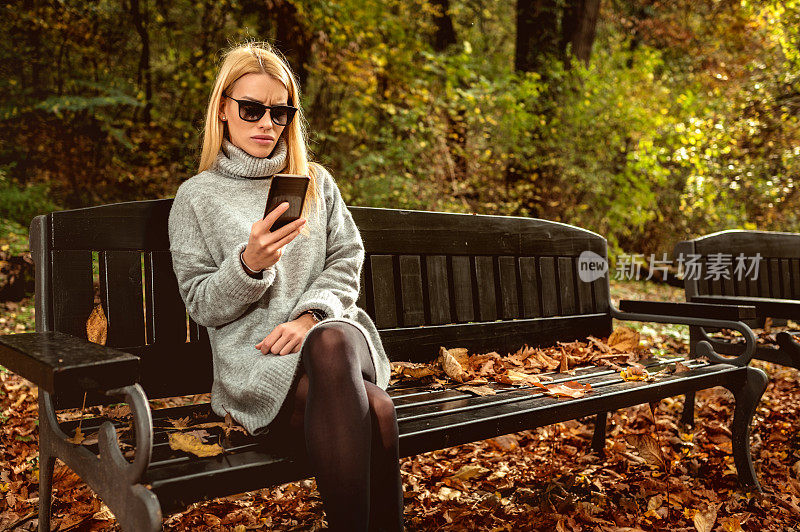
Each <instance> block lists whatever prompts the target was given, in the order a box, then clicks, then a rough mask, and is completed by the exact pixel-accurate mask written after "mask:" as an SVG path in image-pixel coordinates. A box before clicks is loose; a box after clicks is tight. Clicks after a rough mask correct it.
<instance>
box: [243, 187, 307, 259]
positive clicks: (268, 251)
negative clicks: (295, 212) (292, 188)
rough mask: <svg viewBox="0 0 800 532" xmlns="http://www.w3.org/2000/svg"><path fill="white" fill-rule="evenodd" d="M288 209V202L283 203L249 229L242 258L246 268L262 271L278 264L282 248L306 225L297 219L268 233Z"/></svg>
mask: <svg viewBox="0 0 800 532" xmlns="http://www.w3.org/2000/svg"><path fill="white" fill-rule="evenodd" d="M288 208H289V202H287V201H284V202H283V203H281V204H280V205H278V206H277V207H275V208H274V209H272V211H271V212H270V213H269V214H268V215H267V216H266V217H265V218H263V219H261V220H258V221H257V222H255V223H254V224H253V226H252V228H251V229H250V239H249V240H248V242H247V247H246V248H245V250H244V254H243V257H244V261H245V262H246V263H247V266H249V267H250V268H252V269H253V270H256V271H258V270H263V269H264V268H269V267H270V266H272V265H273V264H275V263H276V262H278V260H280V258H281V253H282V252H283V246H285V245H286V244H288V243H289V242H291V241H292V240H294V238H295V237H296V236H297V235H299V234H300V229H301V228H302V227H303V224H305V223H306V219H305V218H298V219H297V220H295V221H293V222H291V223H288V224H286V225H284V226H283V227H281V228H280V229H278V230H276V231H274V232H271V231H270V229H271V228H272V224H273V223H275V220H277V219H278V217H279V216H280V215H281V214H283V212H284V211H285V210H286V209H288Z"/></svg>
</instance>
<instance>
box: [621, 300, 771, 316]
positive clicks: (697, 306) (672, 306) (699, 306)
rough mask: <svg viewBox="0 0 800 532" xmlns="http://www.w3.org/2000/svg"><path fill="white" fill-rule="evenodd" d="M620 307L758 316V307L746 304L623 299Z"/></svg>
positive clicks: (654, 311)
mask: <svg viewBox="0 0 800 532" xmlns="http://www.w3.org/2000/svg"><path fill="white" fill-rule="evenodd" d="M619 309H620V310H622V311H624V312H632V313H641V314H661V315H664V316H685V317H692V318H707V319H719V320H734V321H739V320H746V319H751V318H755V317H756V308H755V307H752V306H745V305H729V306H725V305H714V304H709V303H671V302H663V301H634V300H630V299H622V300H620V302H619Z"/></svg>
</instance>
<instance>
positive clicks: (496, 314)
mask: <svg viewBox="0 0 800 532" xmlns="http://www.w3.org/2000/svg"><path fill="white" fill-rule="evenodd" d="M171 204H172V200H171V199H164V200H152V201H139V202H127V203H117V204H112V205H103V206H97V207H91V208H85V209H76V210H69V211H59V212H53V213H49V214H47V215H42V216H37V217H36V218H35V219H34V220H33V222H32V224H31V232H30V245H31V251H32V254H33V258H34V261H35V267H36V302H35V305H36V331H37V332H34V333H21V334H15V335H6V336H2V337H0V364H2V365H4V366H6V367H8V368H9V369H10V370H11V371H14V372H16V373H18V374H19V375H21V376H23V377H25V378H27V379H29V380H31V381H32V382H34V383H35V384H37V385H38V386H39V387H40V391H39V417H40V421H39V431H40V432H39V445H40V476H39V478H40V499H39V500H40V521H39V523H40V530H48V529H49V515H50V504H51V488H52V486H51V477H52V472H53V466H54V460H55V458H56V457H58V458H60V459H61V460H63V461H64V462H65V463H66V464H67V465H69V467H70V468H71V469H72V470H74V471H75V472H76V473H77V474H78V475H79V476H80V477H81V478H83V479H84V480H85V481H86V482H87V483H88V484H89V486H91V487H92V489H93V490H94V491H95V492H96V493H97V494H98V495H99V496H100V497H101V498H102V499H103V500H104V501H105V503H106V504H107V505H108V507H109V508H110V509H111V511H112V512H113V513H114V514H115V516H116V518H117V519H118V521H119V523H120V525H121V527H122V528H123V529H124V530H132V531H145V530H160V529H161V524H162V517H163V516H164V515H166V514H167V513H173V512H175V511H179V510H182V509H184V508H186V506H187V505H189V504H191V503H192V502H195V501H200V500H205V499H211V498H216V497H220V496H226V495H231V494H235V493H242V492H244V491H252V490H256V489H260V488H263V487H268V486H271V485H275V484H281V483H285V482H289V481H294V480H299V479H303V478H307V477H309V476H311V472H310V469H309V466H308V462H307V458H306V456H305V455H304V452H305V450H304V449H302V448H298V447H302V446H294V448H291V449H289V448H287V447H286V445H285V443H282V442H280V441H275V438H273V439H270V435H269V434H267V435H266V436H264V437H262V438H258V437H250V436H249V435H245V434H241V433H238V432H235V431H234V432H232V433H231V435H230V438H229V439H227V440H226V441H224V442H223V446H224V447H225V452H224V453H223V454H222V455H219V456H213V457H207V458H199V457H196V456H193V455H188V454H186V453H184V452H180V451H173V450H171V449H170V446H169V445H168V443H167V439H168V435H167V433H168V431H167V430H166V428H165V425H169V424H168V423H167V419H168V418H169V419H177V418H182V417H186V416H192V421H193V422H194V423H199V422H201V421H202V420H204V419H209V420H215V421H219V419H218V418H217V417H216V416H215V415H214V414H213V413H211V412H210V409H209V405H208V404H199V405H197V404H192V405H186V406H180V407H175V408H166V409H151V405H150V403H149V400H152V399H156V398H164V397H175V396H181V395H187V394H197V393H206V392H209V391H210V390H211V383H212V363H211V352H210V347H209V342H208V336H207V332H206V330H205V328H204V327H200V326H198V325H197V324H196V323H194V322H193V321H192V319H191V317H190V316H188V315H187V313H186V309H185V307H184V305H183V302H182V301H181V299H180V296H179V292H178V287H177V282H176V279H175V276H174V273H173V270H172V265H171V261H170V253H169V251H168V250H169V242H168V236H167V217H168V213H169V210H170V206H171ZM351 212H352V214H353V217H354V219H355V221H356V223H357V225H358V227H359V229H360V231H361V234H362V237H363V240H364V244H365V249H366V259H365V264H364V268H363V271H362V279H361V286H362V292H361V295H360V297H359V300H358V303H357V304H358V305H359V306H361V307H362V308H364V309H365V310H366V311H367V312H368V313H369V314H370V316H372V318H373V319H374V320H375V322H376V324H377V327H378V328H379V330H380V333H381V338H382V341H383V344H384V347H385V349H386V352H387V354H388V355H389V357H390V359H392V360H394V361H401V360H403V361H412V362H427V361H430V360H431V359H433V358H435V357H436V356H437V354H438V351H439V347H440V346H445V347H465V348H467V349H469V351H470V352H471V353H484V352H488V351H497V352H499V353H500V354H503V355H505V354H506V353H508V352H514V351H516V350H518V349H519V348H520V347H522V346H523V344H528V345H529V346H547V345H553V344H554V343H555V342H556V341H559V340H561V341H573V340H576V339H584V338H586V336H587V335H594V336H597V337H603V336H607V335H608V334H609V333H610V332H611V330H612V319H613V318H617V319H622V320H642V321H655V322H665V323H683V324H691V325H695V326H702V327H714V326H716V327H728V328H732V329H736V330H739V331H740V332H741V333H742V334H743V335H744V336H745V337H746V338H747V339H748V345H747V348H746V349H745V351H744V352H743V353H742V354H740V355H739V356H738V357H737V358H736V359H733V360H722V359H720V357H719V356H718V355H717V354H716V353H714V352H713V351H712V350H711V348H710V344H708V343H705V344H702V345H701V346H700V347H699V350H701V351H704V352H705V354H707V355H708V356H709V358H710V359H711V360H710V361H701V360H698V359H695V360H691V361H687V364H688V365H689V367H690V369H689V370H688V371H686V372H682V373H675V374H673V375H669V376H666V377H663V378H660V379H658V380H656V381H654V382H646V381H624V380H622V379H621V377H620V372H619V371H615V370H613V369H610V368H608V367H587V368H581V369H578V370H577V371H576V375H555V376H554V377H555V378H556V382H558V381H559V380H561V381H569V380H578V381H579V382H581V383H590V384H591V385H592V387H593V389H592V390H591V391H590V392H589V393H587V394H586V395H585V396H584V397H581V398H578V399H560V398H555V397H551V396H547V395H543V394H542V393H541V391H540V390H538V389H537V388H535V387H516V386H510V385H503V384H493V385H492V387H493V388H494V389H495V390H496V391H497V394H496V395H487V396H473V395H472V394H469V393H465V392H461V391H458V390H455V386H453V387H450V386H448V387H445V389H439V390H431V389H426V388H425V387H421V386H416V387H402V388H401V387H399V386H393V387H390V389H389V392H390V395H391V396H392V398H393V400H394V403H395V406H396V409H397V415H398V422H399V429H400V455H401V456H402V457H406V456H410V455H414V454H418V453H422V452H427V451H431V450H435V449H442V448H447V447H450V446H453V445H458V444H462V443H466V442H471V441H477V440H482V439H486V438H490V437H494V436H498V435H501V434H507V433H513V432H517V431H521V430H526V429H532V428H536V427H540V426H545V425H549V424H552V423H556V422H561V421H565V420H570V419H577V418H582V417H585V416H595V415H596V416H597V420H598V421H599V422H598V423H597V424H596V431H595V438H594V441H593V444H594V445H595V447H602V445H603V443H604V438H605V429H606V427H605V420H606V415H605V412H608V411H612V410H615V409H619V408H625V407H629V406H633V405H637V404H643V403H648V402H652V401H657V400H659V399H661V398H664V397H668V396H676V395H682V394H687V393H691V392H693V391H695V390H700V389H705V388H709V387H714V386H723V387H725V388H727V389H729V390H730V391H731V392H732V393H733V395H734V397H735V401H736V406H735V414H734V417H733V423H732V434H733V436H732V444H733V445H732V448H733V456H734V459H735V464H736V467H737V469H738V472H739V481H740V483H741V485H742V486H745V487H748V488H751V489H759V484H758V480H757V477H756V473H755V471H754V468H753V464H752V461H751V457H750V448H749V431H750V423H751V420H752V418H753V414H754V412H755V409H756V406H757V404H758V402H759V400H760V397H761V395H762V393H763V391H764V389H765V386H766V382H767V380H766V375H765V374H764V373H763V372H762V371H760V370H757V369H754V368H750V367H748V365H747V364H748V362H749V359H750V357H751V356H752V353H753V348H754V346H755V338H754V336H753V333H752V331H751V330H750V329H749V328H748V327H747V326H746V325H745V324H744V323H743V322H742V321H741V320H743V319H752V318H753V316H754V310H753V309H752V308H751V307H743V306H739V307H736V306H720V307H716V306H715V307H711V306H709V305H699V304H688V303H687V304H682V303H644V302H631V301H625V302H622V303H621V304H620V307H621V308H623V309H625V310H628V311H629V312H622V311H620V310H618V309H617V308H615V307H614V306H613V304H612V303H611V302H610V299H609V284H608V272H607V269H606V271H605V272H604V273H603V274H602V276H600V277H599V278H597V279H595V280H594V281H592V282H583V281H582V280H581V279H580V273H581V269H580V268H581V264H582V262H581V259H580V256H581V254H582V253H583V252H586V251H591V252H593V253H595V254H596V256H597V258H599V259H601V260H604V258H605V257H606V240H605V239H604V238H603V237H601V236H599V235H597V234H595V233H592V232H590V231H586V230H583V229H580V228H577V227H572V226H569V225H565V224H561V223H555V222H548V221H544V220H538V219H529V218H521V217H502V216H481V215H466V214H450V213H438V212H423V211H406V210H395V209H377V208H366V207H364V208H362V207H353V208H351ZM93 252H96V253H97V260H98V262H99V265H98V267H99V269H98V271H99V287H100V296H99V297H100V300H101V302H102V305H103V308H104V311H105V314H106V316H107V319H108V329H107V331H108V332H107V334H108V336H107V342H106V344H107V345H105V346H103V345H99V344H93V343H90V342H88V341H87V340H86V337H87V335H86V320H87V317H88V316H89V314H90V312H91V311H92V308H93V297H94V293H93V285H92V281H93V277H92V266H93ZM700 316H702V317H700ZM645 364H646V365H647V366H648V367H649V368H650V369H658V368H659V367H663V366H664V365H665V362H664V361H663V360H652V361H647V362H645ZM84 393H86V394H87V395H88V397H87V404H111V403H118V402H120V401H121V400H124V401H126V402H127V403H128V404H129V405H130V408H131V411H132V416H133V421H132V425H133V426H134V427H135V431H130V430H129V431H127V434H129V435H130V434H131V433H133V432H135V437H134V436H133V435H130V436H125V437H123V438H122V440H123V441H125V440H126V438H127V441H129V442H130V443H132V444H133V445H135V455H134V457H133V460H132V462H129V461H128V460H126V458H125V456H124V455H123V454H122V453H121V451H120V447H119V446H120V442H119V441H118V438H117V433H116V432H115V428H121V427H122V426H126V424H125V423H124V422H121V421H119V420H117V419H114V418H113V417H112V418H109V419H105V418H102V417H98V418H93V419H84V420H83V421H82V424H81V430H82V431H83V432H84V433H85V434H89V433H91V432H92V431H94V430H98V429H99V435H98V438H99V439H98V442H97V443H96V444H94V445H75V444H73V443H70V442H69V441H67V438H68V437H69V436H72V435H73V434H74V431H75V428H76V426H77V421H71V422H62V423H60V424H59V423H58V422H57V417H56V412H57V411H59V410H61V409H64V408H70V407H76V406H80V405H81V402H82V400H83V399H84Z"/></svg>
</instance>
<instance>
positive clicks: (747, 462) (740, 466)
mask: <svg viewBox="0 0 800 532" xmlns="http://www.w3.org/2000/svg"><path fill="white" fill-rule="evenodd" d="M768 381H769V379H768V378H767V374H766V373H764V372H763V371H762V370H760V369H757V368H751V367H748V368H747V378H746V380H745V382H744V383H743V384H742V385H741V386H740V387H739V388H729V389H730V391H731V392H732V393H733V396H734V398H735V400H736V406H735V409H734V411H733V426H732V427H731V433H732V437H731V444H732V447H733V462H734V464H736V471H737V473H738V474H739V484H740V485H741V486H742V488H743V489H747V488H752V489H754V490H756V491H758V492H760V491H761V485H760V484H759V483H758V477H757V476H756V471H755V468H753V458H752V456H751V455H750V424H751V423H752V421H753V416H754V415H755V413H756V408H757V407H758V403H759V402H760V401H761V396H762V395H763V394H764V390H766V389H767V382H768Z"/></svg>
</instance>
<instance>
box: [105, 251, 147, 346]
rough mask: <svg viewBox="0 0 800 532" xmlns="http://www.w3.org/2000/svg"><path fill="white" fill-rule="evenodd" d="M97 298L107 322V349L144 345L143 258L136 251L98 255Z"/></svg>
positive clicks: (107, 252)
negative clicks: (98, 293) (109, 347)
mask: <svg viewBox="0 0 800 532" xmlns="http://www.w3.org/2000/svg"><path fill="white" fill-rule="evenodd" d="M99 259H100V298H101V302H102V304H103V309H104V310H105V314H106V320H107V321H108V339H107V341H106V345H109V346H114V347H128V346H136V345H144V343H145V341H144V338H145V331H144V305H143V301H142V299H143V298H142V264H141V261H142V257H141V253H139V252H138V251H118V250H108V251H101V252H100V255H99Z"/></svg>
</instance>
